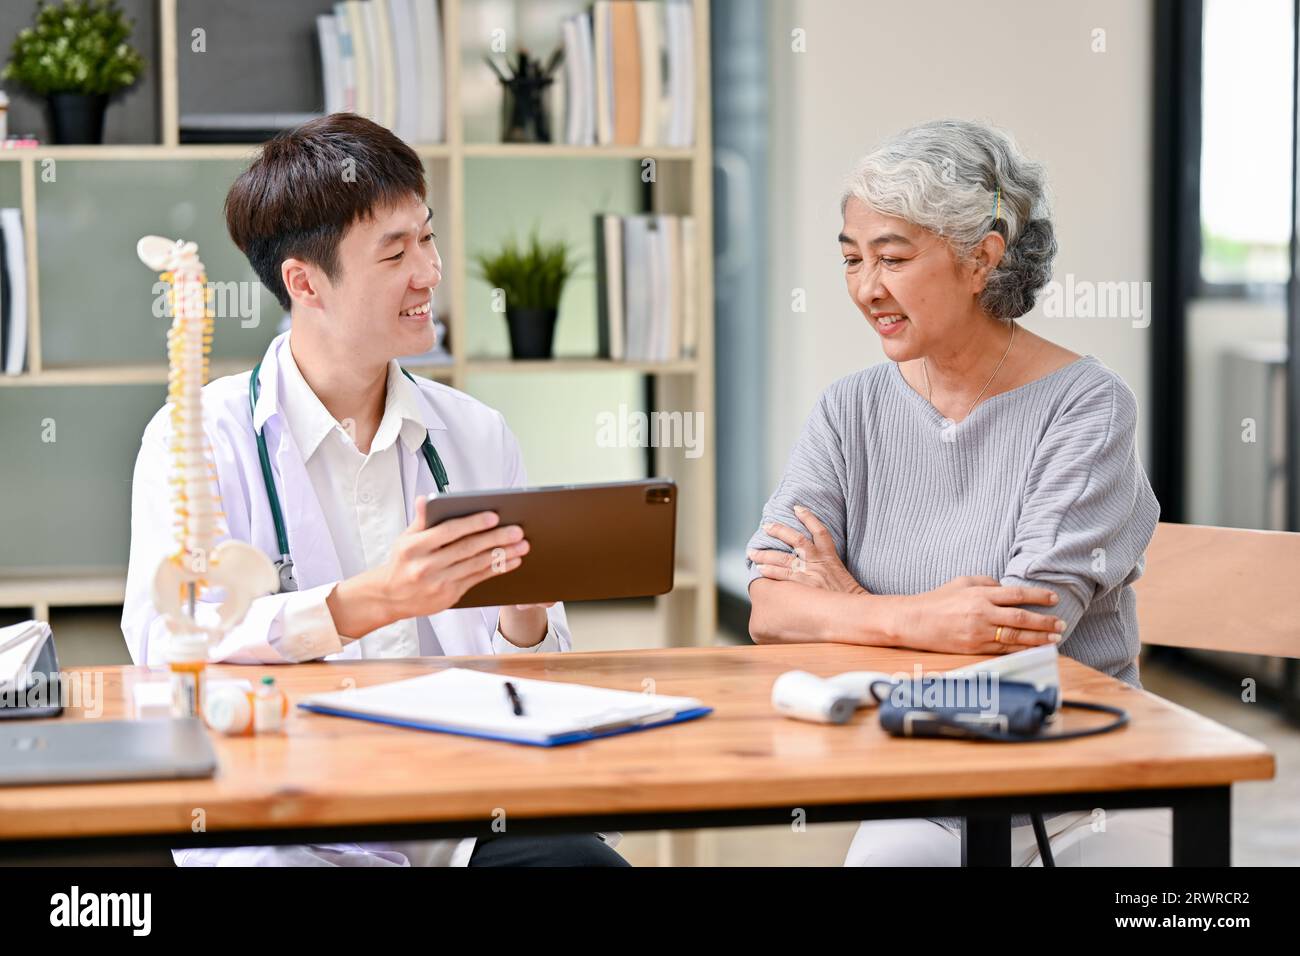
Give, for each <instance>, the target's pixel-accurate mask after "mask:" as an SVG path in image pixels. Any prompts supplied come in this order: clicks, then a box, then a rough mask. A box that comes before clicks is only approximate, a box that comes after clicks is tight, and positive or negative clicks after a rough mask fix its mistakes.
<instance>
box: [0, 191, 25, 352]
mask: <svg viewBox="0 0 1300 956" xmlns="http://www.w3.org/2000/svg"><path fill="white" fill-rule="evenodd" d="M0 367H3V368H4V371H5V374H6V375H21V374H22V373H23V372H24V371H26V370H27V245H26V239H25V237H24V236H23V211H22V210H21V209H0Z"/></svg>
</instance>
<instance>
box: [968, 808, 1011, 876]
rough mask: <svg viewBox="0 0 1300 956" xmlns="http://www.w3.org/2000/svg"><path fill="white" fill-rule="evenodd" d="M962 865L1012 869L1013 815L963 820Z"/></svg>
mask: <svg viewBox="0 0 1300 956" xmlns="http://www.w3.org/2000/svg"><path fill="white" fill-rule="evenodd" d="M961 865H962V866H1010V865H1011V814H1009V813H990V814H980V815H975V816H969V815H968V816H965V817H962V821H961Z"/></svg>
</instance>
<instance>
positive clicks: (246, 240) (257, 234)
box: [225, 113, 442, 387]
mask: <svg viewBox="0 0 1300 956" xmlns="http://www.w3.org/2000/svg"><path fill="white" fill-rule="evenodd" d="M427 189H428V187H427V184H426V182H425V170H424V164H423V162H422V161H421V160H420V157H419V156H418V155H416V153H415V151H414V150H412V149H411V147H410V146H408V145H407V144H406V143H404V142H402V140H401V139H399V138H398V137H397V136H395V135H393V133H392V132H391V131H390V130H388V129H385V128H384V127H382V126H380V125H379V124H378V123H373V122H371V121H370V120H367V119H365V118H364V117H361V116H357V115H355V114H353V113H335V114H332V115H330V116H324V117H321V118H320V119H316V120H312V121H310V122H308V123H304V124H303V125H301V126H298V127H295V128H294V129H291V130H286V131H285V132H284V133H281V134H280V135H278V136H276V137H274V138H273V139H271V140H270V141H269V142H267V143H266V145H265V146H263V147H262V150H261V152H260V154H259V155H258V156H257V158H256V159H255V160H254V161H253V162H252V163H251V164H250V165H249V167H248V169H247V170H245V171H244V172H243V173H242V174H241V175H240V176H239V178H238V179H236V180H235V182H234V184H233V185H232V186H231V188H230V192H229V194H228V195H227V196H226V207H225V213H226V225H227V227H228V228H229V230H230V237H231V238H232V239H233V240H234V242H235V245H236V246H238V247H239V248H240V249H241V250H242V251H243V252H244V254H245V255H246V256H247V257H248V261H249V263H250V264H251V265H252V267H253V269H254V271H255V272H256V273H257V276H258V278H259V279H261V280H262V283H263V285H265V286H266V287H267V288H268V289H269V290H270V291H271V292H272V293H273V294H274V295H275V297H276V299H277V300H278V301H279V303H280V305H281V306H282V307H283V308H284V309H285V310H286V311H287V312H289V313H290V315H291V316H292V318H293V330H292V334H291V338H292V342H293V349H294V355H295V357H296V358H297V359H298V360H299V362H300V363H301V362H302V361H303V360H304V359H306V360H307V361H308V362H309V364H313V365H315V366H316V368H315V369H314V371H315V379H316V383H317V384H319V382H320V380H321V378H322V377H323V375H324V374H325V372H323V371H322V370H341V374H343V375H344V376H345V377H350V378H352V379H353V380H354V381H355V380H361V379H368V378H375V377H377V376H378V375H379V374H380V373H381V372H382V371H383V369H384V366H385V365H386V364H387V363H388V361H389V360H390V359H393V358H398V357H401V356H404V355H418V354H420V353H422V352H427V351H428V350H429V349H430V348H432V346H433V342H434V331H433V322H432V314H431V312H432V298H433V290H434V289H435V288H437V286H438V283H439V282H440V281H441V280H442V262H441V260H440V259H439V258H438V249H437V247H436V245H435V241H434V235H433V229H432V226H433V213H432V212H431V211H430V209H429V206H428V204H427V202H426V200H425V196H426V195H427ZM313 387H315V385H313Z"/></svg>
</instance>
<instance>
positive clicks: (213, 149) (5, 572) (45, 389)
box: [0, 0, 716, 646]
mask: <svg viewBox="0 0 1300 956" xmlns="http://www.w3.org/2000/svg"><path fill="white" fill-rule="evenodd" d="M188 2H189V0H153V2H152V3H151V4H149V5H147V6H146V7H145V9H147V11H148V12H149V13H150V14H151V16H152V17H153V18H154V19H153V22H152V23H150V24H146V25H144V26H145V27H146V29H143V30H141V29H139V28H138V29H137V37H139V36H141V35H144V36H156V37H157V39H158V46H157V48H156V49H154V50H144V51H143V52H145V54H146V56H148V57H150V58H151V59H156V61H157V64H158V77H159V82H158V84H157V89H156V103H152V104H150V105H151V106H152V108H153V109H155V110H156V113H157V116H158V118H159V123H160V130H161V135H160V137H159V138H160V140H161V141H160V142H158V143H131V144H113V145H103V146H42V147H39V148H36V149H30V150H11V151H0V185H3V184H4V183H7V182H10V180H9V179H8V178H7V177H15V174H16V177H15V178H16V190H15V192H16V195H17V197H18V199H19V200H20V204H21V208H22V213H23V223H24V239H25V242H26V247H27V280H28V282H27V285H28V343H27V369H28V371H26V372H25V373H23V374H21V375H14V376H6V375H0V427H3V428H4V429H5V431H6V432H9V433H10V441H9V443H8V444H9V445H10V447H11V448H12V447H14V441H13V438H12V435H13V434H14V433H15V432H16V430H17V429H18V428H19V427H20V424H21V423H20V422H19V421H17V420H18V419H21V420H26V419H27V418H29V417H30V416H31V415H33V414H39V413H38V412H33V411H31V409H33V408H42V407H44V406H43V404H42V403H43V402H44V401H45V399H44V398H43V397H42V396H46V395H53V394H56V393H57V394H60V395H67V394H69V393H71V394H77V393H79V392H80V390H83V389H94V388H98V389H100V391H97V392H94V393H93V394H94V395H95V396H96V402H95V403H94V404H105V405H110V404H111V403H112V399H111V397H110V398H105V399H104V400H103V401H102V402H100V401H98V399H99V396H112V395H114V394H118V393H123V392H126V391H129V390H130V389H129V387H130V386H140V387H153V388H156V394H157V396H158V401H157V403H155V404H154V407H156V406H157V404H161V401H162V398H163V386H164V385H165V383H166V379H167V368H166V364H165V362H164V351H163V349H162V348H161V347H159V348H158V350H157V357H158V361H157V362H156V363H153V362H147V361H138V360H133V361H114V360H111V359H105V360H103V361H96V362H92V361H83V360H79V361H72V362H70V361H67V360H66V359H65V358H59V357H56V358H54V359H51V357H50V354H49V352H50V346H51V342H50V341H49V339H50V336H48V335H47V337H46V339H47V341H46V343H45V345H43V343H42V329H43V325H44V324H46V323H49V322H52V321H54V317H52V316H51V315H44V314H43V312H42V305H41V286H40V280H41V267H40V259H39V254H40V252H41V251H42V249H43V247H42V246H41V244H40V242H39V241H38V240H40V238H41V237H40V235H39V234H38V227H39V226H40V225H41V222H42V219H41V215H40V213H41V208H42V204H43V203H44V202H46V200H45V199H43V198H42V192H41V189H42V183H41V175H42V171H43V169H44V168H45V167H46V166H48V165H49V163H48V162H47V161H53V162H54V163H55V164H56V165H57V164H58V163H61V162H64V161H67V162H69V163H73V164H78V165H81V164H86V165H90V164H143V163H153V164H171V165H173V166H179V167H182V168H183V167H186V166H188V165H189V164H201V163H214V162H225V163H227V164H238V163H240V162H246V161H247V160H249V159H250V158H251V157H252V156H253V155H254V153H255V152H256V150H257V146H255V145H248V144H203V145H189V144H182V143H181V142H180V113H181V100H182V96H181V93H182V90H181V88H180V81H179V73H180V70H179V65H178V64H179V60H178V57H179V56H180V55H181V53H180V46H179V44H180V43H182V42H184V41H185V40H186V39H187V37H188V31H189V26H188V24H187V22H186V19H185V10H186V8H187V3H188ZM293 3H294V4H299V5H300V6H301V8H302V16H303V18H304V20H307V21H310V17H311V16H312V15H314V14H315V13H318V12H321V11H320V9H319V7H320V4H319V3H314V2H312V0H293ZM488 3H489V0H440V6H441V13H442V21H443V39H444V64H445V69H446V75H445V95H446V98H447V103H446V106H447V110H446V130H447V141H446V142H445V143H428V144H413V145H414V148H415V150H416V152H417V153H418V154H419V155H420V156H421V157H422V158H423V159H424V160H425V166H426V169H427V170H428V171H429V173H430V179H431V185H432V186H433V188H434V192H435V195H439V196H440V197H441V198H442V199H443V200H444V201H445V209H446V214H445V216H443V221H442V225H441V227H440V229H439V239H438V245H439V249H440V251H441V253H442V256H443V260H444V286H445V290H446V291H448V292H449V297H448V298H445V299H444V300H443V303H444V308H445V310H446V312H447V313H448V322H449V327H450V336H451V345H452V354H451V358H452V360H451V362H449V363H447V364H445V365H435V366H420V365H416V364H411V365H409V366H408V367H409V368H410V369H411V370H412V371H413V372H416V373H417V374H421V375H426V376H428V377H430V378H433V379H436V380H439V381H443V382H446V383H448V384H450V385H452V386H454V387H456V388H458V389H461V390H463V391H466V392H468V393H469V394H471V395H474V394H476V389H477V387H478V383H479V382H484V381H486V380H488V379H491V380H492V381H493V382H495V383H496V384H497V387H498V388H500V387H501V382H503V381H504V382H507V383H508V386H507V387H510V388H515V389H526V388H528V387H529V384H530V383H531V382H537V381H543V382H551V383H554V382H556V381H559V382H564V381H565V378H564V377H565V376H581V377H583V378H584V379H590V377H591V376H592V375H596V376H609V377H610V379H611V381H612V380H613V379H615V378H617V377H619V376H620V374H621V375H622V376H623V377H624V379H625V378H626V376H627V375H629V374H631V375H635V376H638V377H641V378H640V381H642V382H644V381H646V380H647V379H648V380H649V381H650V382H652V383H653V394H654V399H655V402H654V407H655V408H657V409H666V410H682V411H688V410H689V411H695V412H699V413H701V414H702V418H703V421H704V422H705V424H706V432H705V436H704V441H703V444H702V453H701V454H700V455H699V456H698V457H695V458H688V457H687V456H686V455H684V454H683V450H682V449H673V448H658V449H654V450H653V452H652V454H653V463H654V473H655V474H657V475H663V476H667V477H671V478H673V479H674V480H676V482H677V483H678V486H679V505H678V534H677V555H678V568H677V573H676V576H675V581H674V588H673V590H672V591H671V592H670V593H668V594H666V595H663V596H661V597H659V598H656V599H655V600H654V605H653V606H654V610H653V612H652V613H653V614H654V615H655V620H656V628H657V633H658V635H659V639H660V644H661V646H691V645H698V644H709V643H712V642H713V635H714V632H715V630H716V611H715V588H714V583H713V580H714V575H713V567H714V562H715V550H716V544H715V540H714V537H715V536H714V524H715V514H714V512H715V498H714V495H715V480H716V479H715V463H714V454H713V448H714V444H715V442H714V438H713V435H712V431H713V428H714V424H713V414H714V398H713V393H714V383H713V367H714V363H713V348H714V334H713V331H714V330H713V323H712V321H711V317H712V315H713V262H712V247H713V239H712V237H713V223H712V210H713V199H712V195H713V194H712V151H711V144H710V122H711V117H710V95H709V8H708V2H707V0H694V2H693V18H694V30H695V36H694V56H695V98H694V99H695V144H696V145H694V146H692V147H688V148H682V147H675V148H670V147H662V148H659V147H638V146H603V147H602V146H567V145H549V144H536V145H534V144H499V143H491V142H481V141H479V140H480V139H482V136H481V135H479V134H477V133H476V134H475V135H474V136H472V137H467V136H466V127H467V125H469V123H468V122H467V116H466V114H465V112H464V111H463V110H462V100H463V97H462V94H463V84H464V81H465V78H466V75H467V74H466V71H467V70H471V69H473V70H477V69H478V68H479V66H480V64H479V63H478V62H477V60H474V61H471V60H470V58H469V57H468V56H466V55H465V51H466V50H469V49H472V48H473V47H474V43H475V35H474V31H476V30H477V29H478V26H477V24H478V23H479V22H480V21H481V20H482V19H483V17H482V14H483V13H484V9H485V8H484V7H483V6H481V5H483V4H488ZM489 5H490V6H491V7H493V8H497V7H499V6H500V4H497V3H494V2H493V3H490V4H489ZM224 6H225V7H226V8H230V7H232V6H235V7H237V6H238V4H237V3H236V4H225V5H224ZM257 6H258V4H257V3H255V2H253V0H249V9H250V10H252V9H255V8H256V7H257ZM583 6H584V4H582V3H580V2H575V3H572V4H569V5H567V6H566V5H565V4H564V3H558V4H546V5H545V7H546V9H547V12H548V16H551V17H552V18H553V19H554V20H555V21H556V22H557V23H558V20H559V18H560V17H561V16H562V15H563V14H565V13H572V12H576V11H577V10H579V9H581V8H582V7H583ZM529 13H530V14H531V13H532V11H529ZM467 14H475V15H477V18H476V19H475V20H474V23H473V24H471V23H470V22H469V19H467ZM528 19H529V18H528V17H525V16H523V15H521V22H524V21H527V20H528ZM531 20H532V22H533V28H534V30H535V29H537V27H536V22H537V17H536V16H535V15H532V16H531ZM5 39H7V38H5ZM557 40H558V34H557ZM475 80H476V81H480V78H478V77H475ZM480 87H481V82H480ZM151 89H152V88H151ZM481 93H482V90H481V88H480V89H479V90H478V94H475V95H477V99H475V102H477V103H480V104H481V103H482V102H483V98H482V96H481V95H480V94H481ZM138 105H139V104H138V103H137V106H138ZM111 108H112V109H121V108H124V107H123V106H121V105H115V106H113V107H111ZM483 114H484V110H483V107H482V106H481V105H480V106H479V108H478V115H477V117H476V120H475V123H476V126H475V128H476V129H481V127H482V121H483V118H484V116H483ZM646 158H653V159H655V160H656V163H657V164H660V169H661V170H662V171H663V172H661V174H660V175H659V177H658V182H657V183H656V185H655V187H654V188H653V189H652V190H651V191H650V199H649V203H648V205H647V206H646V208H647V210H648V211H663V212H676V213H683V214H690V215H692V216H694V218H695V221H696V229H697V236H698V246H697V259H698V261H697V264H696V269H697V276H698V286H697V290H696V291H697V295H698V302H697V303H696V307H697V311H698V314H699V315H700V316H702V317H704V318H703V320H702V321H701V322H700V330H699V339H698V343H697V349H696V354H695V355H694V356H693V357H691V358H686V359H678V360H674V361H669V362H635V361H612V360H608V359H600V358H587V357H576V356H561V357H557V358H555V359H553V360H549V361H546V360H543V361H514V360H511V359H509V358H502V357H500V356H496V355H482V354H477V353H476V352H475V350H474V349H473V348H472V347H470V346H468V345H467V343H469V342H470V341H471V338H472V336H471V335H470V332H471V325H472V323H482V322H493V323H503V317H502V316H500V315H496V314H491V313H487V314H480V312H481V310H476V309H475V307H474V306H472V305H471V304H470V301H469V293H468V289H469V287H470V278H471V275H470V273H469V271H468V262H469V259H468V255H467V252H468V250H469V245H468V242H467V233H468V228H467V227H468V221H467V201H466V179H467V175H468V170H469V167H471V166H474V174H475V176H476V178H477V179H479V180H481V179H482V177H485V176H486V177H491V176H493V175H501V176H502V177H505V176H508V175H510V174H512V173H517V172H518V169H519V167H518V161H520V160H527V161H533V160H543V159H544V160H547V161H552V162H553V161H557V160H558V161H563V162H570V161H572V162H579V161H581V162H585V163H591V162H595V163H600V164H606V163H608V164H621V166H616V167H615V168H620V169H621V168H625V169H626V175H627V176H628V177H635V176H636V175H637V173H638V170H639V164H640V162H641V161H642V160H644V159H646ZM511 161H513V163H512V162H511ZM15 167H16V168H15ZM153 168H157V167H153V166H151V167H142V169H145V170H148V169H153ZM223 168H224V167H223ZM498 168H499V169H500V170H501V171H500V172H499V173H498V172H496V170H497V169H498ZM140 175H141V176H144V175H145V173H144V172H141V174H140ZM71 178H72V185H71V187H69V186H66V185H61V186H60V189H63V190H68V189H76V188H77V179H76V177H75V176H74V177H71ZM638 186H639V183H638ZM11 187H12V184H11ZM65 201H66V200H65ZM205 212H208V213H211V210H205ZM48 215H49V213H48V210H47V216H48ZM47 225H48V219H47ZM443 230H445V232H444V231H443ZM174 234H175V235H178V236H184V235H185V230H184V229H176V230H175V232H174ZM136 238H137V236H136V235H135V234H131V235H122V236H120V237H117V236H115V237H114V241H120V242H121V243H122V244H124V246H130V248H131V249H133V248H134V244H135V240H136ZM87 254H92V255H93V254H94V251H93V248H92V249H91V250H90V252H89V253H87ZM131 256H132V257H134V253H133V252H132V253H131ZM213 272H214V270H212V269H211V268H210V273H213ZM213 277H214V278H215V275H213ZM47 281H48V279H47ZM129 281H130V282H132V283H136V282H138V283H140V284H141V285H143V286H144V287H145V288H147V287H148V282H149V277H148V274H147V271H146V270H144V269H143V268H141V269H140V271H139V272H138V274H135V273H133V274H131V275H130V277H129ZM443 291H444V289H440V294H441V293H442V292H443ZM108 315H111V307H107V308H105V309H104V310H103V311H99V310H96V311H95V312H93V313H88V314H87V316H85V317H84V319H83V317H82V316H81V315H78V316H77V317H76V318H75V320H72V321H76V322H81V321H87V322H89V321H108V320H109V319H108V318H106V316H108ZM58 321H60V322H63V323H66V322H68V321H70V320H69V319H68V318H67V317H66V309H65V310H64V311H63V312H61V313H59V316H58ZM592 347H593V351H594V342H593V343H592ZM260 354H261V351H260V349H259V350H258V351H257V355H256V356H254V357H252V358H250V357H248V356H247V355H240V356H229V355H225V354H218V353H217V352H215V351H214V355H213V359H212V365H211V367H212V375H213V376H214V377H215V376H220V375H226V374H231V373H234V372H238V371H243V370H245V369H248V368H250V367H251V366H252V364H253V362H254V361H255V360H256V357H257V356H260ZM150 394H152V393H150ZM24 395H26V396H27V397H26V398H22V396H24ZM33 396H36V397H34V398H33ZM146 399H147V396H144V397H141V396H137V397H136V398H135V399H133V401H135V402H136V403H137V405H138V404H140V403H141V402H143V403H144V404H145V405H147V404H148V402H147V400H146ZM485 400H489V399H486V398H485ZM69 401H71V399H69ZM101 414H103V415H104V416H105V418H104V419H103V420H102V421H99V422H97V423H95V422H92V423H89V424H88V425H87V427H92V426H93V427H98V428H101V429H113V428H120V429H123V431H122V432H121V433H120V434H115V435H114V440H115V441H118V442H121V443H125V444H126V445H127V446H128V447H129V449H130V455H131V457H132V458H133V457H134V448H135V445H136V442H137V440H138V434H135V433H130V432H131V430H132V429H131V428H128V427H127V426H123V425H121V424H120V419H121V416H120V415H115V414H114V409H113V408H112V407H109V408H106V409H104V410H103V412H102V413H101ZM512 425H513V423H512ZM21 427H26V426H25V425H23V426H21ZM60 427H61V428H62V427H63V426H62V425H61V426H60ZM515 431H516V432H517V433H518V432H519V431H520V428H519V427H515ZM30 440H31V439H30V437H28V438H26V439H24V441H25V442H30ZM62 440H63V439H62V438H61V439H60V441H62ZM19 454H26V452H25V451H24V450H23V449H22V448H20V449H19ZM64 454H66V455H68V456H69V457H67V458H65V459H64V460H65V461H67V462H76V461H79V460H80V459H79V458H77V457H75V455H76V453H75V452H74V450H72V449H69V450H67V451H66V452H64ZM123 454H125V452H124V453H123ZM26 467H28V468H29V469H30V470H29V471H27V472H20V473H19V474H18V475H17V476H15V475H13V474H7V475H6V481H5V484H6V486H9V482H10V481H11V480H12V481H30V480H31V479H32V475H37V476H40V475H41V474H43V472H41V471H40V470H39V468H40V467H51V466H33V465H28V466H26ZM74 467H75V466H74ZM85 467H90V468H93V467H94V466H93V463H87V464H86V465H85ZM11 468H12V466H11V465H8V464H0V474H2V473H5V471H7V470H11ZM24 475H25V476H26V477H24ZM569 480H582V477H581V476H580V475H574V476H571V477H570V479H569ZM51 493H52V492H51ZM92 505H93V503H92V502H87V506H92ZM48 506H49V505H48V503H47V507H48ZM24 507H26V505H24V503H23V499H22V496H21V495H8V496H6V501H5V502H4V503H3V504H0V521H3V517H2V516H3V515H5V514H6V513H8V514H10V515H12V514H14V511H13V510H12V509H21V508H24ZM74 521H75V517H74ZM5 523H6V524H7V523H8V522H5ZM66 524H67V522H66V521H65V522H64V523H63V524H61V525H59V527H58V529H57V530H56V528H55V524H54V522H53V521H52V522H51V524H50V525H49V529H48V534H49V535H51V536H54V535H56V534H66ZM110 546H111V550H112V551H113V553H118V554H120V555H121V561H122V565H121V566H118V565H112V564H100V563H96V564H87V563H86V562H85V561H84V560H79V559H78V555H77V554H75V553H73V552H72V551H69V552H68V554H67V556H66V560H63V559H61V560H59V561H58V562H52V561H48V560H44V561H41V562H39V563H38V566H36V567H21V568H20V567H17V566H13V567H10V566H5V567H4V568H0V608H10V609H13V608H30V609H32V610H33V611H34V612H35V613H36V615H37V616H39V617H45V618H48V617H49V613H50V609H51V608H57V607H61V606H73V605H100V606H105V607H109V606H113V605H116V604H120V603H121V600H122V592H123V583H124V580H125V567H124V563H125V559H126V555H127V547H128V541H127V540H126V539H123V540H121V541H120V542H118V541H113V542H111V543H110ZM47 557H48V556H47ZM60 557H61V558H62V555H61V556H60ZM579 573H580V572H579ZM626 613H629V614H642V613H647V612H645V611H642V610H638V609H636V608H629V610H628V611H627V612H626Z"/></svg>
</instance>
